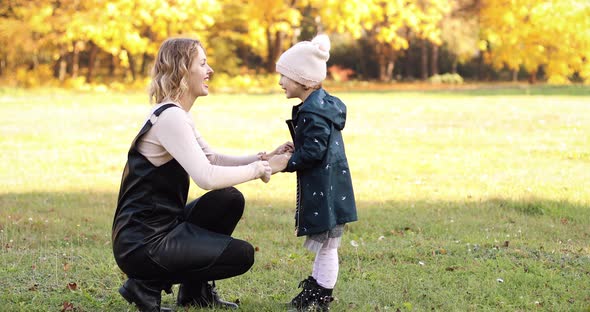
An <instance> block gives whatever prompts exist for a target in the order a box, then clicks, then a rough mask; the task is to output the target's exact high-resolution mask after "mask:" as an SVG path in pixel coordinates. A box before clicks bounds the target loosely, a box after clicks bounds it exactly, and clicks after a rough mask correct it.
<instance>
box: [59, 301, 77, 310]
mask: <svg viewBox="0 0 590 312" xmlns="http://www.w3.org/2000/svg"><path fill="white" fill-rule="evenodd" d="M66 311H74V304H73V303H71V302H67V301H64V303H63V307H62V309H61V312H66Z"/></svg>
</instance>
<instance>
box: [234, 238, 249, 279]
mask: <svg viewBox="0 0 590 312" xmlns="http://www.w3.org/2000/svg"><path fill="white" fill-rule="evenodd" d="M228 247H229V248H232V249H233V250H232V252H231V253H232V254H234V255H235V256H236V257H235V258H234V260H235V261H236V262H237V263H236V264H237V265H238V266H240V267H241V268H242V270H241V272H240V274H243V273H246V272H247V271H248V270H250V268H251V267H252V266H253V265H254V253H255V250H254V246H252V244H250V243H248V242H247V241H243V240H241V239H235V238H234V239H233V240H232V242H231V243H230V245H229V246H228Z"/></svg>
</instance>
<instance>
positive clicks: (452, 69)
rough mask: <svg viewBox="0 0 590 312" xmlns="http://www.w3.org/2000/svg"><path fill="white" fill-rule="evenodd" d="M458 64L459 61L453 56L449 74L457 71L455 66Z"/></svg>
mask: <svg viewBox="0 0 590 312" xmlns="http://www.w3.org/2000/svg"><path fill="white" fill-rule="evenodd" d="M458 65H459V62H458V61H457V58H456V57H454V58H453V63H452V64H451V74H456V73H457V66H458Z"/></svg>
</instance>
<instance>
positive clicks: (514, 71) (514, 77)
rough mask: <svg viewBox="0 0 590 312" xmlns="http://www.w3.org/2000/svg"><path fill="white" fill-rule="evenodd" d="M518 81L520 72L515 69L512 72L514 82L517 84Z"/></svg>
mask: <svg viewBox="0 0 590 312" xmlns="http://www.w3.org/2000/svg"><path fill="white" fill-rule="evenodd" d="M517 81H518V70H516V69H513V70H512V82H517Z"/></svg>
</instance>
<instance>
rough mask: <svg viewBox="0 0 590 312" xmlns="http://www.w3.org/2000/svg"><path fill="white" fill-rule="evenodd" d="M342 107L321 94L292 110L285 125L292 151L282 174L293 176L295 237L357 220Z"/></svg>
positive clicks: (344, 109)
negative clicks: (295, 174) (344, 135)
mask: <svg viewBox="0 0 590 312" xmlns="http://www.w3.org/2000/svg"><path fill="white" fill-rule="evenodd" d="M345 123H346V106H345V105H344V103H342V101H340V99H338V98H337V97H334V96H331V95H329V94H328V93H327V92H326V91H325V90H324V89H319V90H316V91H314V92H313V93H311V94H310V95H309V97H308V98H307V99H306V100H305V101H304V102H303V103H301V104H299V105H297V106H294V107H293V112H292V119H290V120H287V124H288V125H289V131H290V132H291V137H292V138H293V144H294V145H295V151H294V152H293V155H292V156H291V159H290V160H289V163H288V164H287V168H286V169H285V171H287V172H293V171H297V210H296V211H295V226H296V230H297V236H303V235H312V234H318V233H322V232H325V231H328V230H330V229H332V228H334V227H335V226H336V225H337V224H343V223H348V222H352V221H356V220H357V214H356V204H355V200H354V192H353V189H352V180H351V177H350V170H349V169H348V161H347V159H346V154H345V152H344V142H343V141H342V133H341V131H342V129H343V128H344V124H345Z"/></svg>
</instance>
